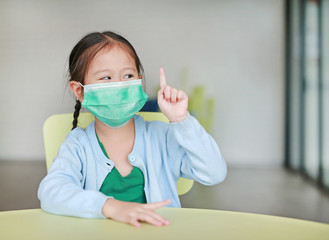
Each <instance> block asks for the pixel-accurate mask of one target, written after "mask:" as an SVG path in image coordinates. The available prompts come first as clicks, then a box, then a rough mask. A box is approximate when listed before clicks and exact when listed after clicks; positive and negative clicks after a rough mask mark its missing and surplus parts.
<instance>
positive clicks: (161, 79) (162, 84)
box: [159, 68, 167, 88]
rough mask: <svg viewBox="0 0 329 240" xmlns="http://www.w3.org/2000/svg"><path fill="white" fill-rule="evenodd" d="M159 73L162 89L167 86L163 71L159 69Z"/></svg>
mask: <svg viewBox="0 0 329 240" xmlns="http://www.w3.org/2000/svg"><path fill="white" fill-rule="evenodd" d="M159 73H160V88H162V87H164V86H166V85H167V81H166V76H165V73H164V69H163V68H160V70H159Z"/></svg>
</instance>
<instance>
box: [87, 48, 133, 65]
mask: <svg viewBox="0 0 329 240" xmlns="http://www.w3.org/2000/svg"><path fill="white" fill-rule="evenodd" d="M102 65H114V66H119V65H133V66H135V65H136V63H135V59H134V57H133V56H132V55H131V53H130V51H129V50H128V48H127V47H124V46H122V45H119V44H115V45H113V46H106V47H104V48H102V49H101V50H100V51H98V52H97V54H96V55H95V57H94V58H93V60H92V61H91V64H90V69H91V68H95V67H96V68H98V67H102Z"/></svg>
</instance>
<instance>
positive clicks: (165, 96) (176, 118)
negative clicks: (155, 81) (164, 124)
mask: <svg viewBox="0 0 329 240" xmlns="http://www.w3.org/2000/svg"><path fill="white" fill-rule="evenodd" d="M158 105H159V107H160V110H161V112H162V113H163V114H164V115H165V116H166V117H167V118H168V119H169V121H170V122H180V121H183V120H184V119H185V118H186V116H187V106H188V97H187V95H186V93H185V92H183V91H182V90H178V89H176V88H172V87H170V86H169V85H167V82H166V76H165V73H164V70H163V68H160V90H159V92H158Z"/></svg>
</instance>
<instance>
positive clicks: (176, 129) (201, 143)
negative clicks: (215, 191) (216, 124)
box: [167, 113, 227, 185]
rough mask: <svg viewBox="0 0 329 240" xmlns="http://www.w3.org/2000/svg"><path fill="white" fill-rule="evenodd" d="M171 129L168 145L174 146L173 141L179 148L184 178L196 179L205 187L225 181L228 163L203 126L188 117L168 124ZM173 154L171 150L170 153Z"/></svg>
mask: <svg viewBox="0 0 329 240" xmlns="http://www.w3.org/2000/svg"><path fill="white" fill-rule="evenodd" d="M169 125H170V126H169V128H170V130H171V131H172V134H170V137H169V139H168V140H167V143H168V145H171V144H170V143H171V141H173V142H176V143H177V144H178V146H179V151H180V152H181V154H180V156H181V158H182V159H181V163H180V172H181V176H182V177H185V178H190V179H194V180H196V181H198V182H200V183H201V184H204V185H214V184H218V183H220V182H222V181H224V179H225V177H226V174H227V166H226V163H225V160H224V158H223V157H222V154H221V152H220V150H219V148H218V145H217V143H216V142H215V140H214V139H213V138H212V137H211V136H210V135H209V134H208V133H207V132H206V131H205V129H204V128H203V127H202V126H201V125H200V123H199V122H198V121H197V120H196V119H195V118H194V117H192V116H191V115H190V114H189V113H188V115H187V117H186V118H185V120H184V121H182V122H174V123H169ZM170 138H173V139H170ZM168 150H169V149H168ZM170 152H171V151H170V150H169V151H168V153H169V154H170ZM173 152H174V151H173ZM176 156H177V155H176Z"/></svg>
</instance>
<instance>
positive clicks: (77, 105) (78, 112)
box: [72, 100, 81, 130]
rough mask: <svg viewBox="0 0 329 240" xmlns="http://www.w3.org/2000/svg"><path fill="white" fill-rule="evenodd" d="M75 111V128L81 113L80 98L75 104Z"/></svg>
mask: <svg viewBox="0 0 329 240" xmlns="http://www.w3.org/2000/svg"><path fill="white" fill-rule="evenodd" d="M74 108H75V111H74V113H73V118H74V119H73V128H72V130H73V129H75V128H76V127H77V125H78V117H79V114H80V109H81V102H80V101H79V100H77V101H76V104H75V107H74Z"/></svg>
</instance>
